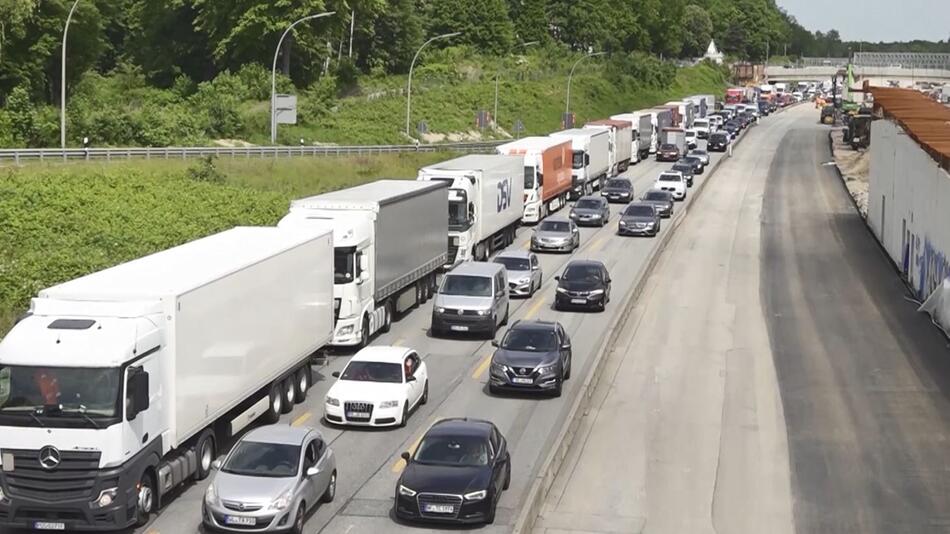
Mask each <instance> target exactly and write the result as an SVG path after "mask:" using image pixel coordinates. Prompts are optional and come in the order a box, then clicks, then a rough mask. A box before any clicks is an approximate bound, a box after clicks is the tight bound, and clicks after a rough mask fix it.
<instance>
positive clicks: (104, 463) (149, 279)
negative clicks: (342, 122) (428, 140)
mask: <svg viewBox="0 0 950 534" xmlns="http://www.w3.org/2000/svg"><path fill="white" fill-rule="evenodd" d="M332 240H333V237H332V235H331V234H330V232H329V231H322V230H288V229H278V228H234V229H231V230H228V231H225V232H222V233H219V234H215V235H212V236H209V237H205V238H203V239H198V240H196V241H192V242H190V243H187V244H184V245H181V246H178V247H175V248H172V249H169V250H166V251H163V252H159V253H156V254H152V255H150V256H146V257H143V258H140V259H137V260H133V261H130V262H128V263H124V264H121V265H118V266H116V267H112V268H109V269H105V270H103V271H99V272H97V273H93V274H90V275H87V276H83V277H81V278H77V279H75V280H72V281H70V282H65V283H63V284H60V285H57V286H53V287H51V288H48V289H44V290H42V291H40V292H39V294H38V295H37V297H36V298H34V299H33V300H32V303H31V306H30V311H29V313H28V314H27V316H26V317H25V318H23V319H22V320H21V321H20V322H18V323H17V324H16V325H15V326H14V327H13V329H12V330H11V331H10V332H9V333H8V334H7V336H6V337H5V338H3V340H2V341H0V429H2V432H3V441H2V452H0V461H2V469H0V487H2V488H3V495H4V496H3V498H2V499H0V525H3V526H5V527H20V528H26V529H30V530H83V531H92V532H103V531H110V530H119V529H126V528H128V527H131V526H141V525H144V524H145V523H146V522H147V521H148V519H149V516H150V515H151V513H152V512H154V511H156V509H157V508H158V507H160V506H161V505H162V503H163V501H164V500H166V499H167V498H168V496H169V492H171V491H172V490H173V489H174V488H175V487H176V486H178V485H180V484H181V483H183V482H185V481H187V480H192V479H195V480H201V479H203V478H205V477H207V476H208V475H209V473H210V472H211V468H212V462H213V461H214V459H215V457H216V455H217V452H218V451H220V450H222V449H223V448H224V446H225V444H226V443H227V441H228V440H229V439H230V438H231V436H234V435H236V434H237V433H238V432H239V431H240V430H241V429H243V428H244V427H246V426H248V425H249V424H251V423H252V422H253V421H255V420H256V419H258V418H261V417H263V418H264V419H265V420H266V422H277V420H278V418H279V417H280V414H282V413H287V412H289V411H290V410H291V409H292V408H293V404H294V403H295V402H300V401H302V400H303V399H304V397H305V396H306V394H307V390H308V389H309V387H310V384H311V371H310V358H311V356H312V354H313V353H314V352H315V351H317V350H318V349H320V348H321V347H323V346H324V345H325V344H326V343H327V342H329V341H330V337H331V335H332V333H333V305H332V303H333V300H332V299H333V270H332V264H331V263H330V262H329V261H328V259H329V257H330V254H331V253H332V250H333V241H332ZM275 513H285V514H292V511H289V510H286V511H283V512H280V511H276V512H275Z"/></svg>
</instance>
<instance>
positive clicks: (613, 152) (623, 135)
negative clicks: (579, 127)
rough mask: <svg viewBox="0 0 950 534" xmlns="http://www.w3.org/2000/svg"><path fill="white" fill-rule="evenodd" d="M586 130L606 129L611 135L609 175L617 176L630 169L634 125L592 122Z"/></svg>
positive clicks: (600, 121) (586, 125)
mask: <svg viewBox="0 0 950 534" xmlns="http://www.w3.org/2000/svg"><path fill="white" fill-rule="evenodd" d="M584 128H604V129H606V130H607V132H608V133H609V134H610V137H609V140H610V143H609V148H610V150H609V151H608V154H609V157H608V165H609V168H610V170H609V173H610V174H611V175H617V174H620V173H622V172H624V171H626V170H627V169H628V168H629V167H630V160H631V158H632V156H633V123H632V122H631V121H625V120H617V119H601V120H597V121H591V122H588V123H587V124H585V125H584Z"/></svg>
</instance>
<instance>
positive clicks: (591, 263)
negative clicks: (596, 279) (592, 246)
mask: <svg viewBox="0 0 950 534" xmlns="http://www.w3.org/2000/svg"><path fill="white" fill-rule="evenodd" d="M571 267H605V266H604V263H603V262H601V261H597V260H571V261H569V262H568V263H567V265H565V266H564V270H567V269H570V268H571Z"/></svg>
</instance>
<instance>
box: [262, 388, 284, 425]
mask: <svg viewBox="0 0 950 534" xmlns="http://www.w3.org/2000/svg"><path fill="white" fill-rule="evenodd" d="M267 396H268V398H269V399H270V405H269V406H268V408H267V413H265V414H264V423H265V424H269V425H272V424H274V423H276V422H277V421H280V414H282V413H284V400H283V397H281V395H280V382H276V381H275V382H274V383H273V384H271V385H270V391H269V392H268V393H267Z"/></svg>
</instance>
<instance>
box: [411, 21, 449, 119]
mask: <svg viewBox="0 0 950 534" xmlns="http://www.w3.org/2000/svg"><path fill="white" fill-rule="evenodd" d="M457 35H462V32H452V33H443V34H442V35H436V36H435V37H433V38H432V39H429V40H428V41H426V42H424V43H422V46H420V47H419V50H416V55H414V56H412V63H410V64H409V82H408V84H407V85H406V137H412V136H411V135H410V134H409V114H410V113H411V111H412V69H413V68H414V67H415V66H416V60H417V59H419V54H420V53H422V49H423V48H425V47H426V46H428V45H429V43H431V42H432V41H435V40H437V39H448V38H450V37H455V36H457Z"/></svg>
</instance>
